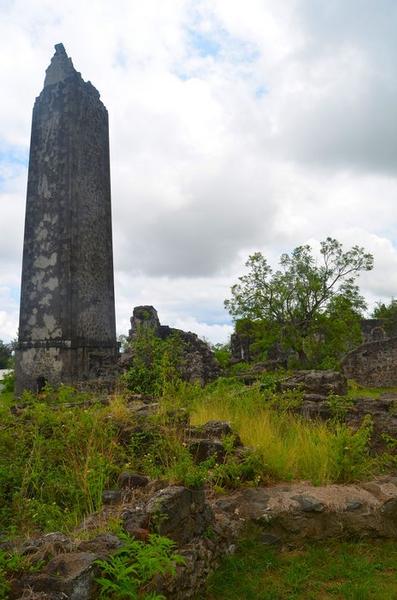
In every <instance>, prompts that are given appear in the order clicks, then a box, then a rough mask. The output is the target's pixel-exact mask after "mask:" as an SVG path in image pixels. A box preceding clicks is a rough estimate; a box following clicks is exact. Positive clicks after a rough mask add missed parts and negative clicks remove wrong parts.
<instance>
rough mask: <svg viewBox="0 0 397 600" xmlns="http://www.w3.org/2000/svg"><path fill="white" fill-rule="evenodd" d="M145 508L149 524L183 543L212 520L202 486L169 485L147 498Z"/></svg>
mask: <svg viewBox="0 0 397 600" xmlns="http://www.w3.org/2000/svg"><path fill="white" fill-rule="evenodd" d="M146 512H147V514H148V516H149V519H150V524H151V528H153V527H155V529H156V530H157V531H158V532H159V533H160V534H161V535H166V536H168V537H170V538H171V539H173V540H174V541H175V542H177V544H179V545H182V544H184V543H187V542H189V541H190V540H192V539H193V538H194V537H196V536H199V535H201V534H202V533H203V532H204V531H205V530H206V529H207V528H208V526H209V525H210V524H211V523H212V522H213V515H212V511H211V509H210V507H209V505H208V504H207V502H206V499H205V494H204V490H190V489H188V488H185V487H182V486H176V485H175V486H169V487H167V488H165V489H163V490H160V491H159V492H157V494H155V495H154V496H153V497H152V498H151V499H150V500H149V502H148V504H147V506H146Z"/></svg>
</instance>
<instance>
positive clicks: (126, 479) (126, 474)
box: [118, 471, 149, 489]
mask: <svg viewBox="0 0 397 600" xmlns="http://www.w3.org/2000/svg"><path fill="white" fill-rule="evenodd" d="M148 483H149V477H145V475H140V474H139V473H130V471H123V473H120V475H119V479H118V484H119V486H120V487H121V488H123V489H124V488H128V489H134V488H140V487H145V486H146V485H147V484H148Z"/></svg>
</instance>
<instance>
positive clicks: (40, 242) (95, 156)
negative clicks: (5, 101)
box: [16, 44, 118, 394]
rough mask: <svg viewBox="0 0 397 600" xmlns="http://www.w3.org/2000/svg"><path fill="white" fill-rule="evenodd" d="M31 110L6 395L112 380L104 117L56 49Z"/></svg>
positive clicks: (91, 93) (89, 88)
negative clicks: (10, 385) (12, 384)
mask: <svg viewBox="0 0 397 600" xmlns="http://www.w3.org/2000/svg"><path fill="white" fill-rule="evenodd" d="M55 48H56V52H55V55H54V57H53V59H52V61H51V65H50V66H49V68H48V69H47V74H46V80H45V85H44V89H43V90H42V92H41V94H40V95H39V97H38V98H37V99H36V102H35V106H34V109H33V120H32V135H31V146H30V158H29V175H28V189H27V202H26V220H25V239H24V251H23V269H22V289H21V310H20V322H19V341H18V347H17V350H16V392H17V394H20V393H21V392H22V390H23V389H25V388H27V389H30V390H33V391H36V390H38V389H40V388H41V387H42V386H43V385H44V384H45V382H48V383H50V384H52V385H59V384H60V383H68V384H76V383H80V384H82V382H84V381H86V380H97V379H101V380H102V382H103V383H104V384H106V385H108V384H109V385H110V383H111V380H112V369H114V366H115V362H116V360H117V356H118V347H117V343H116V330H115V309H114V290H113V257H112V229H111V205H110V168H109V133H108V114H107V110H106V108H105V106H104V105H103V103H102V102H101V101H100V99H99V93H98V92H97V90H96V89H95V88H94V86H93V85H92V84H91V83H90V82H84V80H83V79H82V77H81V75H80V73H78V72H77V71H76V70H75V69H74V67H73V64H72V61H71V59H70V58H68V56H67V55H66V52H65V49H64V47H63V46H62V44H57V45H56V47H55Z"/></svg>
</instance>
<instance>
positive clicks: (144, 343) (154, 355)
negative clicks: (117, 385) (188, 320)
mask: <svg viewBox="0 0 397 600" xmlns="http://www.w3.org/2000/svg"><path fill="white" fill-rule="evenodd" d="M131 348H132V352H133V358H132V366H131V368H130V369H129V370H128V372H127V373H125V374H124V375H123V376H122V381H123V382H124V383H125V384H126V385H127V387H128V389H130V390H132V391H133V392H136V393H141V394H149V395H152V396H161V395H163V394H164V393H166V392H167V390H168V388H169V387H172V386H174V385H175V383H176V382H178V381H180V373H181V369H182V367H183V351H182V343H181V340H180V337H179V336H178V335H171V336H169V337H168V338H167V339H165V340H161V339H160V338H158V337H156V336H155V335H154V333H153V331H152V330H151V329H150V328H142V329H141V330H139V331H138V334H137V336H136V338H135V339H134V341H133V342H131Z"/></svg>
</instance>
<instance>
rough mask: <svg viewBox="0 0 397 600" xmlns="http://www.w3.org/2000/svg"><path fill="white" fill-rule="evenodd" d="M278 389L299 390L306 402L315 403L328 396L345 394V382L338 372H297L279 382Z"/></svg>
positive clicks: (344, 378)
mask: <svg viewBox="0 0 397 600" xmlns="http://www.w3.org/2000/svg"><path fill="white" fill-rule="evenodd" d="M280 389H281V391H287V390H295V389H296V390H301V391H302V392H303V393H304V395H305V396H306V394H307V400H310V401H317V400H321V398H322V397H326V396H329V395H330V394H337V395H338V396H344V395H345V394H347V380H346V377H345V376H344V375H343V374H342V373H339V372H338V371H314V370H312V371H297V372H296V373H294V374H293V375H292V376H291V377H288V378H287V379H284V381H281V382H280ZM305 399H306V398H305Z"/></svg>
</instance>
